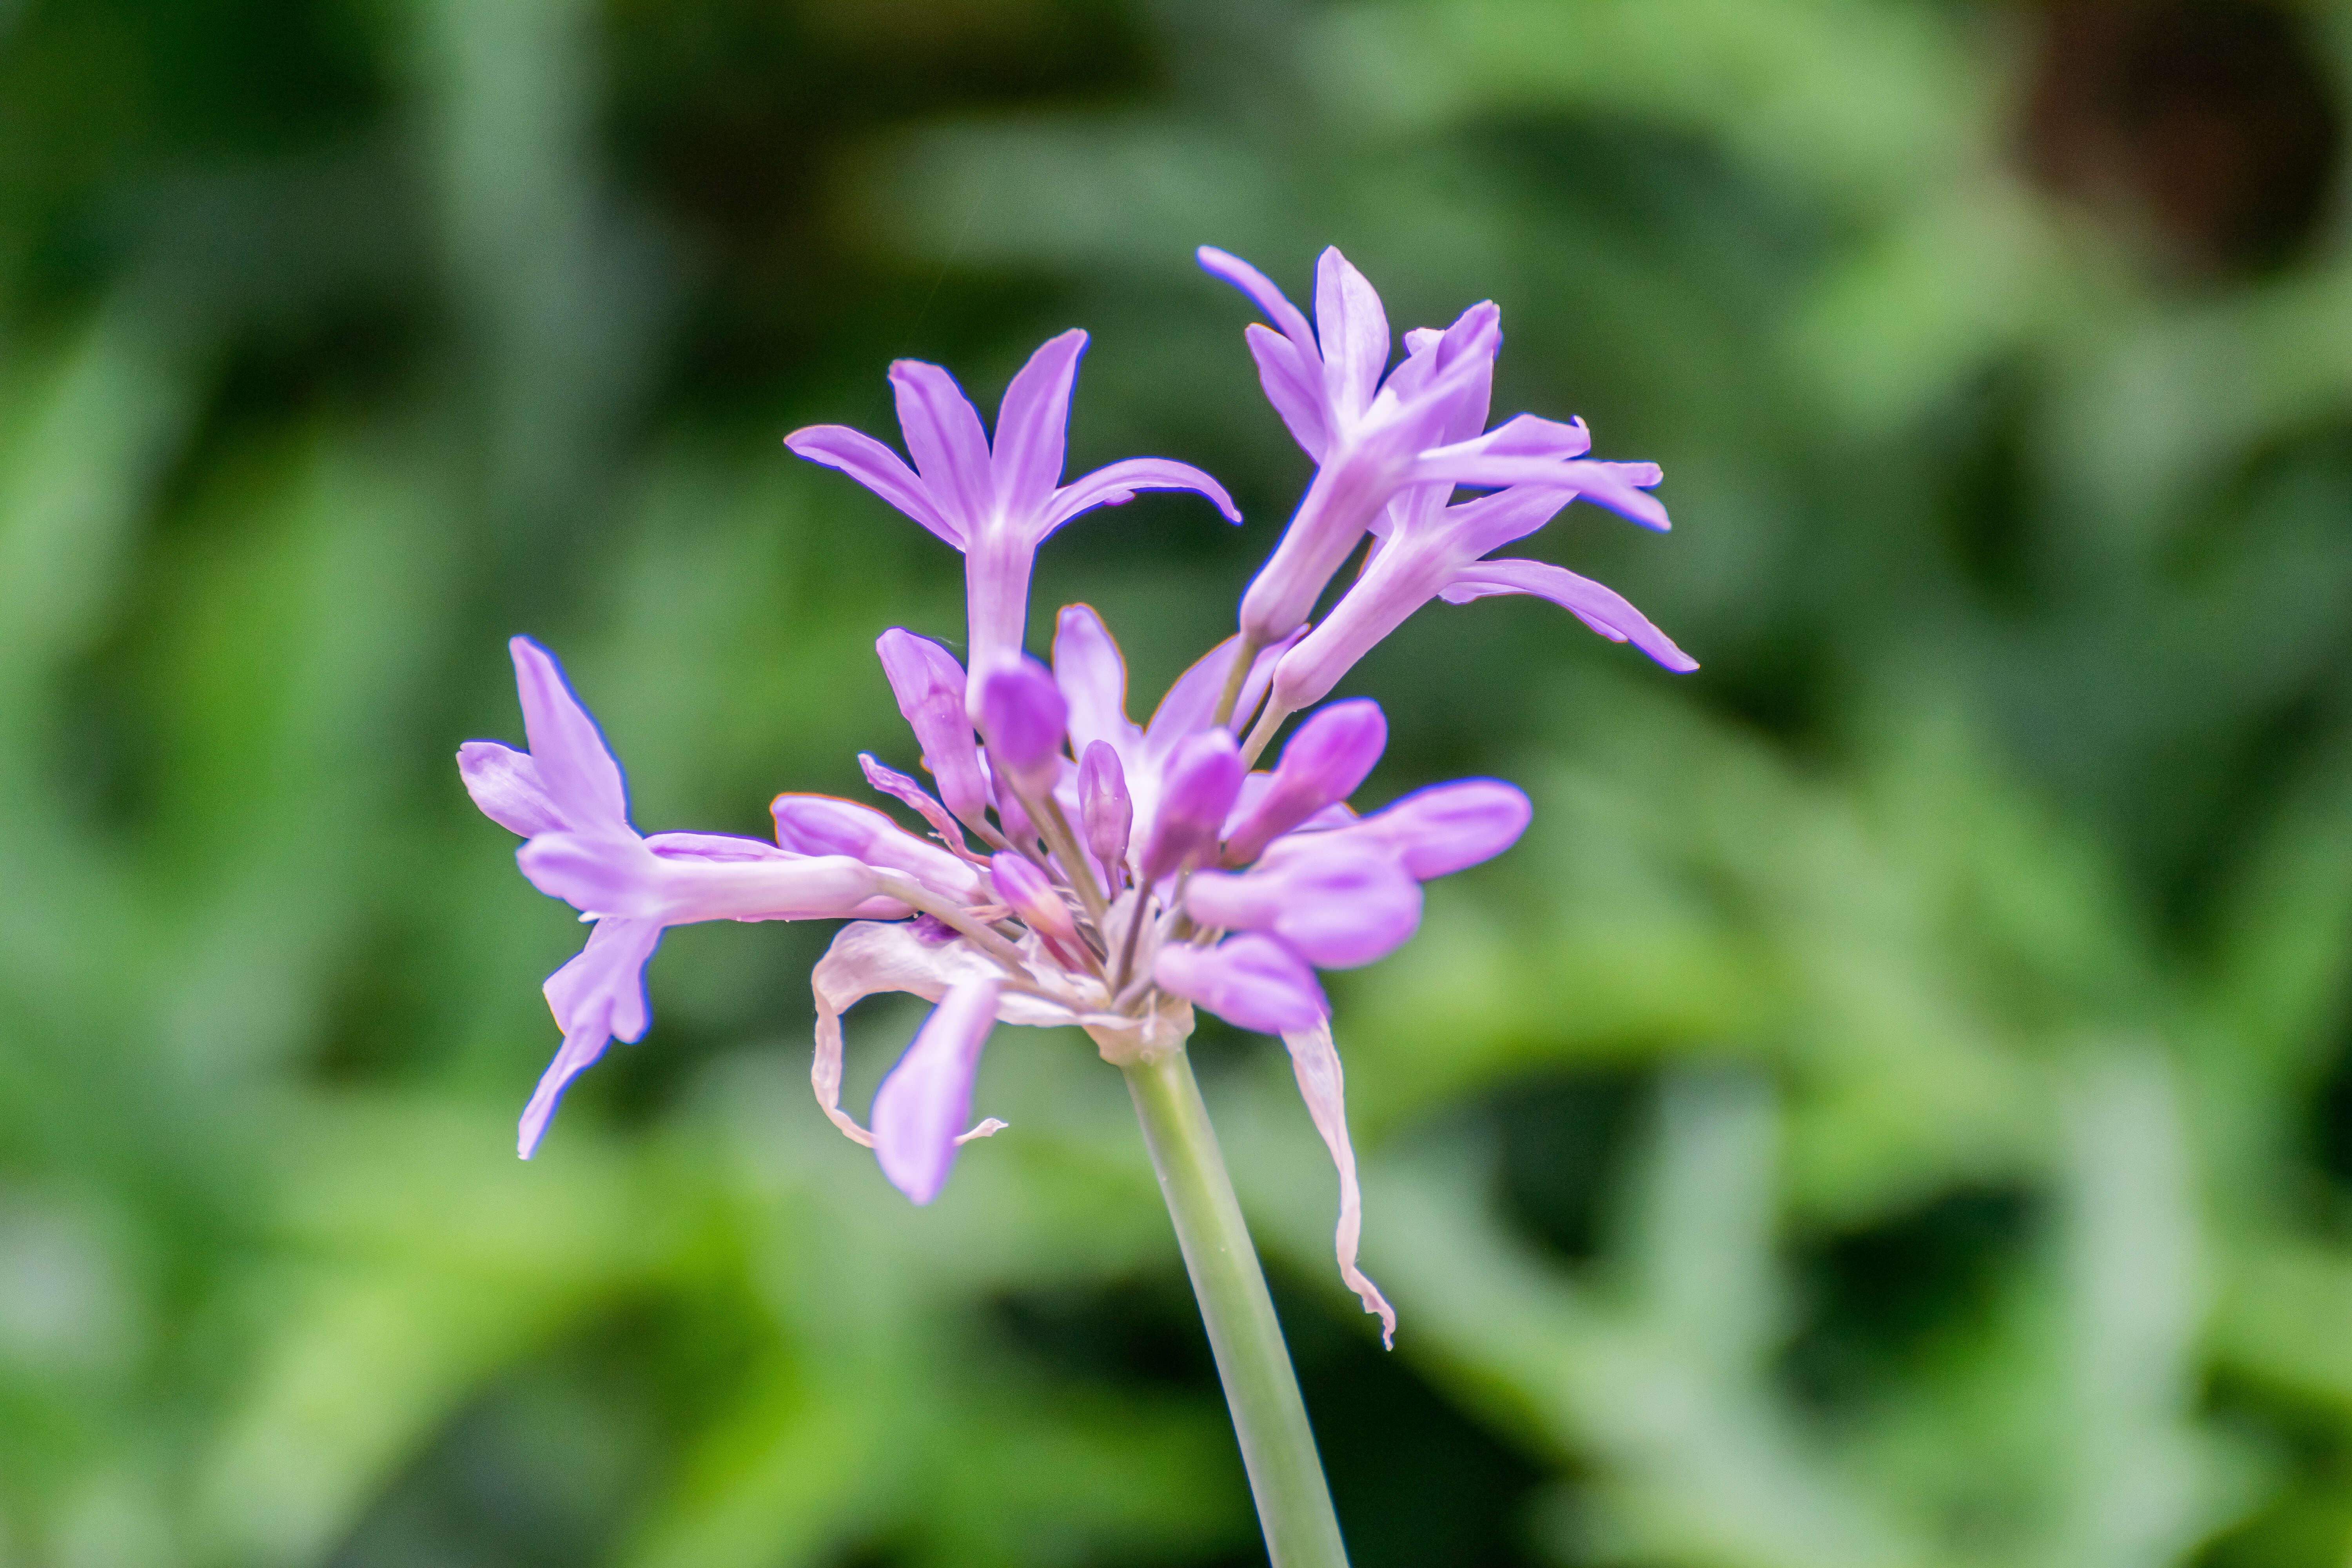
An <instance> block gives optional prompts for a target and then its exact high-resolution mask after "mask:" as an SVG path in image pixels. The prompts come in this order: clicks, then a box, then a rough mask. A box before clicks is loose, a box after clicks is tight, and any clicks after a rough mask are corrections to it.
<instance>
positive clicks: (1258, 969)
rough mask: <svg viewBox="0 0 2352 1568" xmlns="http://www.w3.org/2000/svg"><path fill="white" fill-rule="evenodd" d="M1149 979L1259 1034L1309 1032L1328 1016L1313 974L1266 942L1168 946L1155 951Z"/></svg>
mask: <svg viewBox="0 0 2352 1568" xmlns="http://www.w3.org/2000/svg"><path fill="white" fill-rule="evenodd" d="M1151 977H1152V979H1153V980H1155V981H1157V982H1158V983H1159V985H1160V989H1161V990H1163V991H1166V992H1168V993H1169V994H1171V995H1176V996H1181V997H1183V998H1184V999H1185V1000H1187V1001H1190V1002H1196V1003H1198V1004H1200V1005H1202V1006H1203V1007H1206V1008H1207V1009H1208V1010H1209V1011H1210V1012H1212V1013H1214V1014H1215V1015H1216V1016H1218V1017H1220V1018H1223V1019H1224V1020H1225V1021H1226V1022H1227V1023H1229V1024H1234V1025H1237V1026H1240V1027H1242V1028H1244V1029H1255V1030H1257V1031H1259V1032H1260V1033H1261V1034H1267V1035H1278V1034H1281V1033H1282V1032H1283V1031H1284V1030H1286V1029H1311V1028H1313V1027H1314V1026H1316V1025H1317V1024H1319V1023H1321V1022H1322V1021H1323V1020H1324V1019H1325V1018H1327V1017H1328V1016H1330V1012H1331V1008H1330V1005H1329V1004H1328V1003H1327V1002H1325V1001H1324V999H1323V987H1322V986H1321V985H1319V984H1316V980H1315V971H1314V970H1313V969H1311V968H1309V967H1308V966H1307V962H1306V960H1304V959H1302V958H1300V957H1299V956H1298V955H1297V953H1295V952H1291V951H1290V950H1289V949H1288V948H1286V947H1285V946H1283V945H1282V943H1280V942H1276V940H1275V939H1274V938H1272V937H1270V936H1260V935H1257V934H1255V933H1251V934H1247V935H1243V936H1236V937H1228V938H1226V939H1225V940H1224V941H1223V942H1219V943H1218V944H1217V945H1216V946H1214V947H1207V948H1202V947H1185V946H1182V945H1180V944H1175V943H1171V944H1170V945H1169V946H1167V947H1163V948H1161V949H1160V957H1159V959H1158V961H1157V962H1156V963H1154V964H1153V965H1152V970H1151Z"/></svg>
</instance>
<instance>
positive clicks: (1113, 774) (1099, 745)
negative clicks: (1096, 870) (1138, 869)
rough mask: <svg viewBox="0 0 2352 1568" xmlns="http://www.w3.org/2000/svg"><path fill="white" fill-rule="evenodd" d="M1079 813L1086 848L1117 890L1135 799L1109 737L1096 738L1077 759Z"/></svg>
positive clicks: (1112, 887) (1133, 820) (1133, 827)
mask: <svg viewBox="0 0 2352 1568" xmlns="http://www.w3.org/2000/svg"><path fill="white" fill-rule="evenodd" d="M1078 815H1079V819H1080V821H1081V822H1082V823H1083V824H1084V826H1085V830H1086V836H1087V849H1088V850H1089V851H1090V852H1091V853H1092V854H1093V855H1094V858H1096V859H1097V860H1099V861H1101V862H1102V868H1103V875H1104V876H1105V877H1106V878H1108V879H1109V883H1110V888H1111V890H1112V891H1113V892H1114V893H1116V892H1117V891H1118V884H1119V875H1118V872H1119V868H1121V867H1123V866H1125V865H1126V864H1127V846H1128V840H1129V837H1130V836H1131V835H1132V834H1133V832H1134V830H1135V803H1134V801H1132V800H1131V799H1129V797H1128V793H1127V770H1126V769H1125V768H1124V767H1123V766H1121V765H1120V763H1119V760H1118V748H1117V747H1115V746H1113V745H1112V744H1111V743H1110V742H1108V741H1097V742H1093V743H1092V744H1090V745H1089V746H1087V754H1086V755H1085V756H1083V757H1081V758H1079V759H1078Z"/></svg>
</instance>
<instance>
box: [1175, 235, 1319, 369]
mask: <svg viewBox="0 0 2352 1568" xmlns="http://www.w3.org/2000/svg"><path fill="white" fill-rule="evenodd" d="M1193 255H1194V256H1195V257H1197V258H1199V260H1200V263H1201V268H1202V270H1203V271H1205V272H1207V273H1209V274H1210V275H1211V276H1212V277H1215V278H1222V279H1224V280H1225V281H1226V282H1228V283H1230V284H1232V285H1233V286H1234V288H1236V289H1240V290H1241V291H1242V292H1243V293H1244V294H1246V295H1248V296H1249V297H1250V300H1251V302H1252V303H1254V304H1255V305H1256V306H1257V308H1258V309H1259V310H1263V311H1265V319H1266V320H1267V321H1272V322H1273V323H1274V324H1275V327H1276V330H1278V331H1280V332H1281V333H1282V335H1283V336H1284V337H1286V338H1288V339H1289V340H1290V341H1291V342H1292V343H1293V344H1294V345H1295V346H1296V347H1297V350H1298V353H1299V354H1300V356H1301V359H1302V361H1303V362H1304V363H1309V364H1312V365H1314V366H1316V367H1317V368H1318V370H1319V369H1320V368H1321V366H1322V363H1323V356H1322V351H1321V350H1320V349H1319V348H1318V347H1317V346H1316V342H1315V332H1314V329H1312V328H1311V327H1309V326H1308V325H1307V318H1306V317H1305V316H1303V315H1301V314H1300V313H1299V310H1298V307H1297V306H1296V305H1294V304H1292V303H1291V302H1290V300H1289V297H1288V296H1287V295H1286V294H1284V293H1283V291H1282V290H1281V289H1277V288H1276V287H1275V286H1274V282H1273V280H1272V279H1269V278H1267V277H1266V275H1265V273H1263V272H1260V271H1259V270H1258V269H1257V268H1255V267H1252V266H1251V265H1250V264H1249V263H1248V262H1246V261H1244V260H1243V259H1242V258H1240V257H1238V256H1234V255H1232V254H1230V253H1228V252H1226V251H1223V250H1219V249H1218V248H1217V247H1215V246H1213V245H1204V246H1202V247H1201V248H1200V249H1199V250H1197V251H1195V252H1193Z"/></svg>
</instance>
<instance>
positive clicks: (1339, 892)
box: [1184, 834, 1421, 969]
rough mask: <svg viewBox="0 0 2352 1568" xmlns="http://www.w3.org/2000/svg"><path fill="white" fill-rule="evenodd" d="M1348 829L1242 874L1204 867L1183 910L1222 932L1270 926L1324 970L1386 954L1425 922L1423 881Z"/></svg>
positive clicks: (1188, 888) (1187, 894)
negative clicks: (1324, 843) (1317, 846)
mask: <svg viewBox="0 0 2352 1568" xmlns="http://www.w3.org/2000/svg"><path fill="white" fill-rule="evenodd" d="M1326 837H1327V838H1328V839H1329V840H1330V841H1331V842H1330V843H1329V846H1328V847H1327V848H1323V849H1321V850H1320V851H1319V852H1318V853H1315V854H1311V855H1301V856H1297V857H1294V858H1286V859H1285V860H1283V861H1282V862H1281V863H1280V864H1279V865H1276V866H1272V867H1268V868H1264V869H1260V870H1255V871H1249V872H1244V873H1240V874H1236V873H1234V872H1230V871H1202V872H1200V873H1198V874H1196V875H1195V876H1194V877H1193V878H1192V880H1191V881H1190V882H1188V883H1187V884H1186V885H1185V890H1184V908H1185V910H1186V912H1188V913H1189V914H1191V915H1192V918H1193V920H1194V921H1198V922H1199V923H1200V924H1201V925H1202V926H1204V927H1207V928H1209V929H1211V930H1216V931H1271V932H1273V933H1274V934H1275V935H1276V936H1278V937H1280V938H1281V939H1282V940H1283V942H1284V943H1285V944H1286V945H1287V946H1288V947H1289V948H1290V949H1291V950H1292V951H1293V952H1297V954H1298V955H1299V956H1300V957H1302V958H1304V959H1306V960H1307V962H1308V963H1312V964H1314V965H1315V966H1316V967H1317V968H1318V969H1352V968H1354V967H1356V966H1357V965H1359V964H1364V963H1374V962H1376V961H1377V960H1379V959H1381V958H1385V957H1387V956H1388V955H1389V954H1390V953H1391V952H1395V951H1396V950H1397V949H1398V948H1399V947H1402V945H1403V944H1404V943H1405V942H1407V941H1408V940H1409V939H1410V938H1411V937H1412V933H1413V932H1414V931H1417V930H1419V929H1420V926H1421V885H1420V884H1419V883H1417V882H1415V881H1414V880H1413V879H1412V877H1411V876H1409V875H1407V874H1406V871H1405V869H1404V868H1403V867H1402V866H1401V865H1400V864H1399V863H1398V860H1397V858H1396V857H1395V856H1394V855H1393V854H1391V853H1384V852H1383V851H1381V850H1380V849H1377V848H1374V847H1371V846H1370V845H1366V844H1362V843H1360V842H1358V843H1352V844H1351V843H1348V842H1344V840H1346V839H1348V838H1349V837H1352V836H1349V835H1341V834H1333V835H1327V836H1326Z"/></svg>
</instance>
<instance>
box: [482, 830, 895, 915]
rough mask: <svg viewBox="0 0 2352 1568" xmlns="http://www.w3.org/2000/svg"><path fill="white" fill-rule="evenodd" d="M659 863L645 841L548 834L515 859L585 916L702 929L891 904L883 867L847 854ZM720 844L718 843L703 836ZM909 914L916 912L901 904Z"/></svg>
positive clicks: (680, 856) (703, 855)
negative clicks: (879, 872)
mask: <svg viewBox="0 0 2352 1568" xmlns="http://www.w3.org/2000/svg"><path fill="white" fill-rule="evenodd" d="M665 837H667V838H671V839H672V840H673V844H672V845H671V846H669V847H672V848H673V849H674V850H683V851H685V852H684V853H677V852H674V853H672V854H668V855H657V854H656V853H654V851H653V850H652V849H650V848H648V847H647V846H646V843H645V841H643V840H639V839H636V838H634V837H632V838H627V839H619V838H593V837H587V836H585V835H582V834H575V833H546V834H541V836H540V837H537V838H534V839H532V840H531V841H530V843H528V844H525V845H524V846H523V847H521V848H520V850H518V851H516V853H515V859H516V862H517V863H518V864H519V865H520V866H521V867H522V874H523V875H524V876H525V877H527V878H529V879H530V884H531V886H532V887H534V888H537V889H539V890H540V891H541V892H542V893H546V894H549V895H550V896H551V897H554V898H559V899H562V900H563V901H564V902H566V903H568V904H570V905H571V906H572V908H574V909H576V910H581V911H582V912H583V913H593V914H596V915H624V916H628V917H630V918H633V919H641V920H655V921H661V922H662V923H663V924H664V925H687V924H690V923H691V922H693V921H717V920H735V921H770V920H776V921H790V920H835V919H845V918H848V917H850V916H853V915H858V914H864V913H867V912H869V911H868V910H866V909H863V908H861V906H865V905H868V904H869V903H870V902H871V900H875V899H877V898H879V897H880V896H881V889H879V888H878V887H877V886H876V881H875V879H876V872H875V870H874V868H872V867H870V866H868V865H866V864H865V863H864V862H863V861H860V860H854V859H852V858H849V857H848V856H845V855H818V856H799V855H791V854H788V853H786V852H785V851H783V850H781V849H776V848H773V847H771V846H768V845H765V844H761V843H760V842H759V840H757V839H743V840H735V841H733V842H736V843H740V844H746V845H750V846H751V847H753V849H754V850H756V851H758V853H753V852H751V851H746V852H744V853H743V855H742V858H733V857H731V856H730V857H726V858H722V857H721V856H720V855H719V854H716V853H709V852H697V851H696V850H695V849H693V848H690V847H688V846H683V845H677V844H675V842H674V841H675V839H676V838H677V837H681V836H674V835H665ZM693 837H697V838H703V837H709V838H716V837H719V836H718V835H708V836H705V835H695V836H693ZM898 912H900V913H911V912H912V911H911V910H905V909H904V907H903V906H898Z"/></svg>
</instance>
